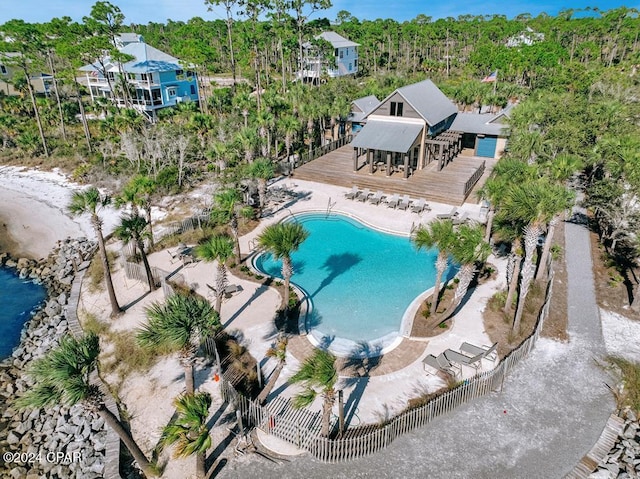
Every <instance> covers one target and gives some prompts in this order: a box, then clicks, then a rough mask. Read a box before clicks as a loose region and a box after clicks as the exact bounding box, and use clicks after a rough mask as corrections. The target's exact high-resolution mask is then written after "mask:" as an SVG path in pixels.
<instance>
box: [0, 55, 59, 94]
mask: <svg viewBox="0 0 640 479" xmlns="http://www.w3.org/2000/svg"><path fill="white" fill-rule="evenodd" d="M20 58H21V57H20V53H18V52H3V53H0V92H2V93H3V94H5V95H19V94H20V92H19V91H18V90H17V89H16V87H15V85H14V80H15V75H16V72H19V70H20V67H19V66H18V65H17V63H18V62H19V60H20ZM29 83H31V86H32V88H33V91H34V93H35V94H36V95H45V96H49V94H50V93H51V91H52V88H53V76H52V75H51V74H49V73H44V72H38V73H33V74H31V75H30V76H29Z"/></svg>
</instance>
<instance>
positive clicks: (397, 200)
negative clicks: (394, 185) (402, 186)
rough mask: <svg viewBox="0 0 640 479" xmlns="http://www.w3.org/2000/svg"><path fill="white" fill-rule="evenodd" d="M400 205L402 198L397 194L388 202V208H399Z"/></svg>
mask: <svg viewBox="0 0 640 479" xmlns="http://www.w3.org/2000/svg"><path fill="white" fill-rule="evenodd" d="M398 203H400V197H399V196H398V195H397V194H396V195H393V196H392V197H391V198H389V201H387V206H388V207H389V208H397V207H398Z"/></svg>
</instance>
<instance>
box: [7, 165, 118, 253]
mask: <svg viewBox="0 0 640 479" xmlns="http://www.w3.org/2000/svg"><path fill="white" fill-rule="evenodd" d="M80 188H81V186H80V185H77V184H75V183H72V182H71V181H69V179H68V178H67V177H65V176H64V175H62V174H61V173H59V172H55V171H54V172H42V171H37V170H27V169H24V168H18V167H9V166H3V167H0V251H2V252H10V253H12V254H13V255H14V256H29V257H33V258H42V257H45V256H47V255H48V254H49V252H50V251H51V249H52V248H53V247H54V246H55V243H56V241H58V240H61V239H65V238H67V237H74V238H75V237H79V236H87V237H88V238H90V239H93V238H94V237H95V236H94V234H93V229H92V228H91V224H90V222H89V218H88V216H87V215H83V216H81V217H78V218H72V217H71V216H70V215H69V214H68V213H67V211H66V208H67V205H68V204H69V201H70V200H71V195H72V193H73V191H75V190H77V189H80ZM101 216H102V217H103V219H104V221H105V224H104V230H105V232H109V231H111V230H112V229H113V226H114V224H115V223H116V221H117V218H118V214H117V213H116V211H115V210H113V209H107V210H105V211H103V212H101Z"/></svg>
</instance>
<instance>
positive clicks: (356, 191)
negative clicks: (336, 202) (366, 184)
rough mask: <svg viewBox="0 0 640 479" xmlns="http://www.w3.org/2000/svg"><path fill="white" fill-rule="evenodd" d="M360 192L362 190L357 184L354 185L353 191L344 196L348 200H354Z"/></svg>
mask: <svg viewBox="0 0 640 479" xmlns="http://www.w3.org/2000/svg"><path fill="white" fill-rule="evenodd" d="M358 193H360V190H359V189H358V187H357V186H352V187H351V191H349V192H347V193H345V194H344V197H345V198H346V199H348V200H353V199H355V197H356V196H357V195H358Z"/></svg>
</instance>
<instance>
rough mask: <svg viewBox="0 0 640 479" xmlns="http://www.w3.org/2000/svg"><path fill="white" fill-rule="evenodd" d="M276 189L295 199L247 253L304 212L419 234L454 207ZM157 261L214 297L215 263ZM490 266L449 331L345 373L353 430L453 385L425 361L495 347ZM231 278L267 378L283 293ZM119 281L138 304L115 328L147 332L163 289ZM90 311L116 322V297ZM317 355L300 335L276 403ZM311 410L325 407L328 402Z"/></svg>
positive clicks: (249, 341) (225, 309) (243, 336)
mask: <svg viewBox="0 0 640 479" xmlns="http://www.w3.org/2000/svg"><path fill="white" fill-rule="evenodd" d="M270 188H285V189H286V190H287V191H290V192H292V193H293V195H292V197H291V198H290V200H289V201H284V202H283V203H281V204H278V205H275V208H274V211H272V212H271V214H269V215H268V216H266V217H265V218H264V219H263V220H262V221H261V223H260V225H259V227H258V228H256V229H255V230H254V231H252V232H251V233H249V234H247V235H245V236H243V237H242V238H240V246H241V251H242V253H243V255H247V254H250V253H252V252H253V249H254V245H255V239H256V237H257V236H258V235H259V234H260V233H261V231H262V230H263V229H264V228H265V227H266V226H267V225H269V224H273V223H275V222H277V221H280V220H282V219H283V218H285V217H287V216H289V215H291V214H294V213H298V212H303V211H310V210H311V211H313V210H315V211H326V210H327V208H328V207H330V209H331V211H334V212H338V211H339V212H342V213H345V214H348V215H352V216H356V217H358V218H359V219H360V220H361V221H364V222H365V223H368V224H370V225H371V226H374V227H377V228H379V229H384V230H388V231H393V232H395V233H399V234H405V235H408V234H409V232H410V231H411V229H412V228H413V227H416V226H417V225H419V224H420V223H426V222H428V221H430V220H432V219H434V218H435V217H436V215H437V214H440V213H448V212H450V211H451V206H450V205H444V204H436V203H431V204H430V206H431V208H432V210H431V211H430V212H426V211H425V212H423V213H421V214H416V213H412V212H410V211H399V210H394V209H390V208H388V207H387V206H386V205H384V204H382V205H371V204H368V203H362V202H358V201H352V200H348V199H346V198H345V197H344V194H345V193H346V192H347V191H348V190H347V189H346V188H342V187H335V186H332V185H327V184H321V183H312V182H306V181H296V180H293V179H281V180H279V181H276V182H274V183H273V184H272V185H270ZM459 211H461V212H467V214H468V217H469V218H471V219H479V220H481V219H482V218H480V205H477V204H464V205H463V206H461V207H460V208H459ZM149 261H150V263H151V265H153V266H157V267H159V268H161V269H163V270H165V271H168V272H175V273H176V277H178V275H180V276H182V278H183V279H184V282H185V283H186V284H188V285H189V286H190V287H192V288H193V289H195V290H196V291H197V292H198V293H199V294H201V295H202V296H204V297H209V298H211V299H212V297H211V294H210V291H209V289H208V288H207V283H208V284H212V283H214V279H215V266H216V265H215V263H206V262H203V261H198V262H195V263H190V264H187V265H182V263H180V262H178V261H175V260H174V259H172V258H171V255H170V254H169V253H168V252H167V251H166V250H164V251H159V252H156V253H154V254H152V255H150V256H149ZM489 261H490V262H491V263H492V264H493V265H495V266H496V268H497V269H498V274H497V277H496V279H495V280H492V281H489V282H487V283H484V284H482V285H480V286H479V287H477V288H476V289H475V291H474V292H473V294H472V295H471V296H470V299H469V300H468V301H467V302H466V303H465V304H464V306H463V307H462V308H461V310H460V311H459V312H458V314H456V316H455V318H454V320H453V324H452V327H451V328H450V329H449V330H447V331H446V332H444V333H443V334H441V335H439V336H437V337H433V338H428V339H426V340H424V339H422V340H413V339H410V338H403V339H402V341H401V342H400V345H399V346H398V347H396V348H395V349H394V350H392V351H391V352H389V353H388V354H385V355H384V356H383V357H382V359H381V360H380V362H379V364H377V366H376V368H374V369H372V370H371V371H370V373H369V375H368V376H364V377H360V376H357V375H354V373H353V371H352V370H351V371H343V373H344V374H341V377H340V381H339V382H338V384H337V388H338V389H343V390H344V397H345V414H346V417H347V418H349V419H350V423H351V425H354V426H355V425H358V424H363V423H377V422H379V421H380V420H382V419H385V418H388V417H390V416H393V415H394V414H397V413H398V412H400V411H401V410H403V409H404V408H405V407H406V406H407V402H408V400H409V399H412V398H415V397H417V396H419V395H421V394H425V393H430V392H433V391H435V390H437V389H439V388H440V387H442V386H444V385H445V383H444V381H443V380H442V379H441V378H440V377H437V376H433V375H428V374H427V373H426V372H425V371H424V369H423V366H422V359H423V358H424V357H425V356H426V355H427V354H434V355H438V354H439V353H441V352H442V351H444V350H445V349H447V348H451V349H458V348H459V347H460V345H461V343H462V342H463V341H469V342H472V343H476V344H487V343H488V342H489V337H488V335H487V334H486V333H485V332H484V327H483V322H482V311H483V309H484V306H485V304H486V302H487V300H488V299H489V298H490V297H491V295H492V294H493V293H494V292H495V290H496V289H498V288H503V287H504V286H505V280H504V268H505V262H504V260H502V259H499V258H495V257H493V256H492V257H490V259H489ZM229 279H230V282H231V283H233V284H239V285H241V286H242V289H243V290H242V291H241V292H240V293H236V294H234V295H233V296H232V297H231V298H229V299H227V300H225V302H223V304H222V311H221V321H222V324H223V325H225V327H226V328H227V330H228V332H229V333H230V334H234V335H236V336H237V337H238V338H239V339H240V340H241V342H242V344H243V345H245V346H246V347H247V348H248V349H249V351H250V352H251V354H252V355H253V356H254V357H255V358H256V359H257V360H258V361H259V362H260V364H261V366H262V370H263V371H264V373H265V376H266V377H265V380H266V379H267V378H268V376H269V375H270V374H271V373H272V371H273V369H274V367H275V361H274V360H270V359H268V358H265V353H266V351H267V349H268V348H269V347H270V346H271V344H272V343H273V341H274V340H275V338H276V334H277V331H276V330H275V327H274V326H273V322H272V317H273V313H274V312H275V311H276V309H277V308H278V307H279V305H280V302H281V298H280V295H279V294H278V292H277V291H276V290H275V289H273V288H267V287H264V286H262V285H260V284H257V283H255V282H252V281H247V280H243V279H239V278H236V277H233V276H230V278H229ZM114 284H115V287H116V293H117V295H118V298H119V300H120V302H121V304H123V305H124V304H127V303H132V304H131V306H130V307H129V308H128V310H127V313H126V314H125V315H124V316H123V317H121V318H118V319H117V320H116V321H114V322H113V325H112V327H113V328H114V329H115V330H134V329H135V328H137V327H139V326H140V325H141V324H142V323H144V321H145V313H144V308H145V307H146V306H148V305H149V304H150V302H151V301H161V300H162V299H163V296H162V292H161V291H160V290H158V291H155V292H153V293H151V294H145V292H146V286H145V284H143V283H141V282H137V281H134V280H128V279H125V278H124V274H123V272H122V269H121V268H120V269H119V270H118V271H115V272H114ZM82 307H83V308H84V309H85V310H86V311H87V312H89V313H95V314H96V315H97V316H98V317H108V312H109V305H108V299H107V298H106V295H104V294H103V295H100V297H98V296H94V295H91V296H90V297H85V300H84V303H83V305H82ZM312 350H313V349H312V346H311V343H309V341H308V339H307V338H306V337H303V336H299V337H295V338H293V339H292V340H291V343H290V348H289V351H288V353H287V363H286V365H285V368H284V369H283V371H282V373H281V375H280V377H279V379H278V382H277V383H276V385H275V387H274V389H273V392H272V394H271V396H270V398H269V399H273V398H274V397H275V396H276V395H279V396H283V397H292V396H294V395H295V394H297V393H298V392H299V389H298V387H297V386H290V385H288V384H287V380H288V378H290V377H291V375H292V374H293V373H294V372H295V371H296V370H297V369H298V368H299V366H300V363H301V361H302V360H304V358H305V357H306V356H307V354H309V353H311V351H312ZM484 367H485V369H486V368H488V367H491V365H490V364H489V363H485V364H484ZM473 374H475V371H474V370H473V369H471V368H467V367H464V369H463V375H464V377H470V376H472V375H473ZM354 376H355V377H354ZM311 408H312V409H314V410H320V409H321V403H320V399H318V400H317V401H316V402H315V403H314V404H313V405H312V406H311Z"/></svg>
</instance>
